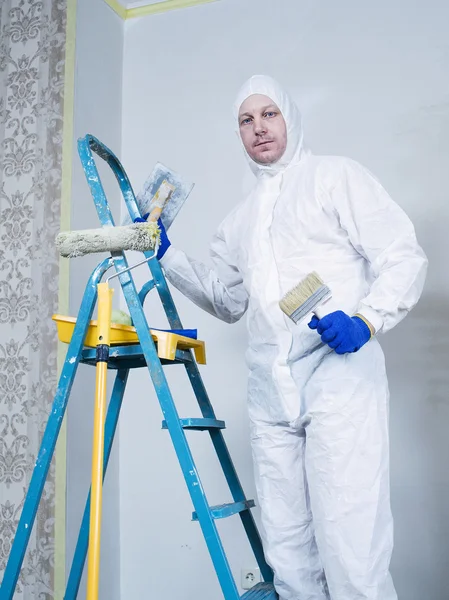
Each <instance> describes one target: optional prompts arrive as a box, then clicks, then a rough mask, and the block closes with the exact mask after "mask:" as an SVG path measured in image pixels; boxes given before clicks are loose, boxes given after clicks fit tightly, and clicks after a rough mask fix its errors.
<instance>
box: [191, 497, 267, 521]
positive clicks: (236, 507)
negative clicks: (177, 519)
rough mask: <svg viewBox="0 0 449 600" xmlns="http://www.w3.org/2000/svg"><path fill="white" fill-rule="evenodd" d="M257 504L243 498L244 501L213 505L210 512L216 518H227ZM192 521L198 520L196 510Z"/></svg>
mask: <svg viewBox="0 0 449 600" xmlns="http://www.w3.org/2000/svg"><path fill="white" fill-rule="evenodd" d="M255 506H256V505H255V503H254V500H243V501H242V502H230V503H229V504H219V505H218V506H211V507H210V512H211V515H212V517H213V518H214V519H226V518H227V517H232V515H236V514H238V513H241V512H243V511H244V510H248V509H250V508H254V507H255ZM192 521H198V515H197V514H196V512H194V513H192Z"/></svg>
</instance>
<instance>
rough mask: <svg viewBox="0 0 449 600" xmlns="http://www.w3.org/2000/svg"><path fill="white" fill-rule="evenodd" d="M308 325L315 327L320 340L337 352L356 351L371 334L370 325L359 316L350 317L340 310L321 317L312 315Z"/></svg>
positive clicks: (311, 327)
mask: <svg viewBox="0 0 449 600" xmlns="http://www.w3.org/2000/svg"><path fill="white" fill-rule="evenodd" d="M309 327H310V329H316V330H317V332H318V333H319V334H320V336H321V340H322V341H323V342H324V343H325V344H327V345H328V346H329V347H330V348H332V349H333V350H335V352H336V353H337V354H347V353H348V352H357V351H358V350H360V348H361V347H362V346H364V345H365V344H366V342H368V341H369V340H370V339H371V336H372V331H371V329H370V327H369V326H368V325H367V323H366V322H365V321H364V320H363V319H362V318H361V317H358V316H354V317H350V316H349V315H347V314H346V313H344V312H343V311H341V310H337V311H336V312H333V313H331V314H329V315H326V316H325V317H323V318H322V319H318V318H317V317H316V316H313V317H312V320H311V321H310V323H309Z"/></svg>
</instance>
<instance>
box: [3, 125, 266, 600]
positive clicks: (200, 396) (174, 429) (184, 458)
mask: <svg viewBox="0 0 449 600" xmlns="http://www.w3.org/2000/svg"><path fill="white" fill-rule="evenodd" d="M78 152H79V155H80V158H81V162H82V165H83V168H84V171H85V175H86V178H87V182H88V184H89V187H90V191H91V193H92V196H93V199H94V202H95V207H96V209H97V213H98V216H99V219H100V222H101V224H102V226H113V225H114V220H113V218H112V214H111V211H110V208H109V204H108V201H107V198H106V195H105V192H104V189H103V185H102V183H101V179H100V175H99V172H98V170H97V166H96V163H95V159H94V156H93V153H95V154H97V155H98V156H99V157H101V158H102V159H103V160H104V161H106V163H107V164H108V165H109V166H110V168H111V169H112V171H113V173H114V175H115V177H116V178H117V181H118V183H119V186H120V189H121V192H122V194H123V198H124V200H125V203H126V206H127V208H128V210H129V214H130V216H131V218H132V219H133V220H134V219H135V218H136V217H139V216H140V213H139V209H138V206H137V203H136V199H135V196H134V192H133V190H132V187H131V184H130V182H129V180H128V177H127V175H126V173H125V170H124V169H123V167H122V165H121V163H120V162H119V160H118V159H117V158H116V156H115V155H114V154H113V153H112V152H111V151H110V150H109V149H108V148H107V147H106V146H104V145H103V144H102V143H101V142H100V141H99V140H98V139H96V138H95V137H93V136H91V135H87V136H86V137H84V138H82V139H80V140H79V141H78ZM144 254H145V257H146V259H148V262H147V264H148V267H149V269H150V271H151V276H152V278H151V279H150V281H149V282H148V283H146V284H145V285H144V286H143V288H142V289H141V290H140V292H138V291H137V289H136V286H135V284H134V280H133V278H132V273H131V271H130V270H129V267H128V263H127V260H126V257H125V255H124V253H123V252H117V253H112V254H111V256H110V257H109V258H106V259H105V260H103V262H101V263H100V264H99V265H98V266H97V267H96V269H95V270H94V271H93V273H92V275H91V277H90V279H89V281H88V284H87V286H86V289H85V292H84V296H83V299H82V303H81V307H80V311H79V315H78V318H77V319H76V322H75V325H74V329H73V334H72V336H71V339H70V342H69V346H68V350H67V355H66V360H65V363H64V366H63V369H62V372H61V376H60V379H59V383H58V387H57V390H56V395H55V399H54V402H53V406H52V410H51V413H50V415H49V418H48V422H47V426H46V429H45V433H44V436H43V439H42V443H41V447H40V450H39V454H38V457H37V460H36V464H35V467H34V470H33V474H32V478H31V482H30V485H29V489H28V492H27V495H26V499H25V502H24V506H23V510H22V514H21V517H20V521H19V524H18V527H17V531H16V535H15V538H14V542H13V545H12V548H11V552H10V555H9V558H8V563H7V565H6V569H5V573H4V577H3V581H2V584H1V586H0V600H12V598H13V595H14V591H15V588H16V584H17V581H18V578H19V574H20V569H21V567H22V563H23V560H24V557H25V553H26V549H27V546H28V543H29V539H30V536H31V531H32V528H33V524H34V521H35V517H36V513H37V510H38V506H39V502H40V499H41V495H42V491H43V488H44V484H45V481H46V478H47V474H48V470H49V467H50V463H51V460H52V457H53V453H54V450H55V446H56V442H57V439H58V434H59V431H60V428H61V424H62V421H63V418H64V414H65V411H66V408H67V403H68V400H69V395H70V391H71V388H72V385H73V382H74V379H75V375H76V371H77V368H78V365H79V364H80V363H85V364H90V365H95V349H94V348H89V347H86V345H85V340H86V335H87V333H88V330H89V326H90V321H91V318H92V314H93V311H94V308H95V304H96V301H97V284H98V283H99V282H100V281H101V279H102V277H103V276H104V275H105V274H106V272H107V271H108V270H109V269H111V268H113V269H115V272H116V276H117V277H118V279H119V282H120V285H121V289H122V291H123V294H124V297H125V299H126V302H127V305H128V309H129V312H130V315H131V318H132V321H133V324H134V326H135V328H136V332H137V335H138V343H136V344H132V345H121V346H120V345H118V346H114V350H113V352H111V356H110V358H109V363H108V368H109V369H115V370H116V371H117V374H116V377H115V382H114V385H113V389H112V393H111V397H110V401H109V406H108V412H107V416H106V423H105V442H104V473H106V469H107V465H108V462H109V457H110V454H111V448H112V444H113V441H114V435H115V431H116V428H117V423H118V419H119V415H120V409H121V405H122V400H123V396H124V393H125V388H126V382H127V379H128V374H129V371H130V369H134V368H140V367H146V368H148V370H149V373H150V376H151V379H152V382H153V386H154V388H155V391H156V394H157V397H158V400H159V404H160V407H161V410H162V413H163V416H164V421H163V428H164V429H167V430H168V432H169V434H170V437H171V440H172V443H173V446H174V448H175V451H176V455H177V457H178V460H179V464H180V466H181V470H182V473H183V476H184V479H185V482H186V484H187V488H188V491H189V493H190V497H191V499H192V503H193V507H194V513H193V520H195V521H198V522H199V524H200V527H201V529H202V532H203V535H204V538H205V541H206V544H207V547H208V550H209V553H210V556H211V559H212V562H213V566H214V568H215V571H216V573H217V576H218V579H219V582H220V586H221V590H222V592H223V596H224V598H225V600H240V599H243V600H276V599H277V595H276V593H275V591H274V586H273V583H272V581H273V574H272V571H271V569H270V567H269V566H268V565H267V563H266V562H265V559H264V555H263V550H262V543H261V539H260V536H259V533H258V530H257V526H256V524H255V521H254V518H253V516H252V514H251V508H252V507H254V501H253V500H248V499H246V497H245V494H244V491H243V489H242V486H241V484H240V481H239V478H238V475H237V473H236V470H235V468H234V465H233V462H232V459H231V456H230V454H229V451H228V448H227V446H226V443H225V440H224V437H223V434H222V430H223V429H224V427H225V423H224V422H223V421H220V420H218V419H217V418H216V416H215V413H214V410H213V407H212V404H211V402H210V399H209V396H208V394H207V391H206V388H205V386H204V383H203V380H202V378H201V375H200V372H199V369H198V366H197V363H196V361H195V358H194V354H193V352H192V350H191V349H185V348H184V349H182V348H179V349H177V350H176V354H175V357H174V360H167V359H161V358H160V357H159V355H158V347H157V343H155V341H154V339H153V337H152V334H151V332H150V329H149V326H148V323H147V320H146V317H145V313H144V310H143V304H144V301H145V298H146V296H147V294H148V293H149V292H150V291H151V290H153V289H154V288H155V289H156V290H157V293H158V294H159V297H160V299H161V301H162V304H163V307H164V309H165V313H166V315H167V318H168V322H169V324H170V327H171V329H176V330H179V329H182V323H181V320H180V318H179V316H178V312H177V310H176V307H175V304H174V302H173V299H172V296H171V293H170V290H169V288H168V285H167V282H166V279H165V277H164V274H163V272H162V269H161V267H160V265H159V262H158V261H157V260H156V259H153V260H150V259H151V257H152V256H153V253H152V252H145V253H144ZM168 335H174V334H168ZM172 364H183V365H184V367H185V369H186V371H187V375H188V377H189V380H190V383H191V385H192V388H193V391H194V393H195V396H196V398H197V400H198V405H199V408H200V411H201V414H202V418H195V419H181V418H180V417H179V415H178V412H177V409H176V405H175V403H174V400H173V397H172V394H171V392H170V389H169V386H168V383H167V379H166V377H165V373H164V369H163V367H164V366H166V365H172ZM186 430H195V431H207V432H209V435H210V438H211V440H212V444H213V446H214V448H215V451H216V453H217V456H218V459H219V461H220V464H221V466H222V469H223V473H224V476H225V478H226V480H227V483H228V485H229V489H230V492H231V495H232V498H233V500H234V501H233V502H232V503H230V504H223V505H221V506H210V505H209V503H208V501H207V498H206V495H205V493H204V490H203V486H202V484H201V480H200V477H199V475H198V472H197V468H196V466H195V462H194V459H193V456H192V453H191V450H190V447H189V444H188V442H187V438H186V434H185V431H186ZM89 514H90V492H89V494H88V498H87V501H86V506H85V510H84V516H83V520H82V524H81V528H80V532H79V537H78V542H77V545H76V549H75V554H74V558H73V562H72V566H71V570H70V575H69V579H68V583H67V588H66V592H65V595H64V600H75V599H76V597H77V595H78V590H79V587H80V582H81V577H82V573H83V569H84V563H85V560H86V555H87V548H88V539H89ZM235 514H238V515H239V516H240V519H241V521H242V524H243V527H244V529H245V532H246V535H247V537H248V540H249V542H250V544H251V547H252V550H253V552H254V555H255V558H256V560H257V563H258V565H259V568H260V571H261V573H262V576H263V579H264V582H263V583H260V584H257V585H256V586H255V587H254V588H252V589H251V590H249V591H248V592H246V593H245V594H244V595H243V596H240V594H239V591H238V588H237V585H236V583H235V579H234V577H233V575H232V572H231V569H230V566H229V563H228V560H227V557H226V554H225V551H224V548H223V544H222V542H221V540H220V536H219V534H218V530H217V526H216V523H215V521H216V519H222V518H226V517H230V516H232V515H235Z"/></svg>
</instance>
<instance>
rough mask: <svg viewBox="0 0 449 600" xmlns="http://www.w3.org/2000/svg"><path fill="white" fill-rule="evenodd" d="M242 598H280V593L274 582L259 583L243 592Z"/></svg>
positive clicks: (262, 599) (246, 599)
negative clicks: (276, 589) (277, 592)
mask: <svg viewBox="0 0 449 600" xmlns="http://www.w3.org/2000/svg"><path fill="white" fill-rule="evenodd" d="M241 600H278V595H277V594H276V591H275V589H274V586H273V584H272V583H258V584H257V585H256V586H254V587H253V588H251V589H250V590H249V591H248V592H246V594H243V596H242V597H241Z"/></svg>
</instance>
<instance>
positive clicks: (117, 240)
mask: <svg viewBox="0 0 449 600" xmlns="http://www.w3.org/2000/svg"><path fill="white" fill-rule="evenodd" d="M174 189H175V187H174V185H172V184H171V183H169V182H168V181H167V180H164V181H163V182H162V183H161V185H160V187H159V189H158V190H157V192H156V194H155V195H154V198H153V201H152V203H151V212H150V214H149V216H148V219H147V221H146V223H134V224H132V225H121V226H119V227H114V226H110V227H100V228H98V229H84V230H81V231H62V232H61V233H59V234H58V236H57V237H56V247H57V249H58V251H59V253H60V254H61V256H64V257H65V258H76V257H78V256H84V255H86V254H96V253H98V252H122V251H124V250H136V251H140V252H146V251H148V250H155V249H156V248H157V247H158V245H159V240H160V229H159V226H158V224H157V221H158V219H159V218H160V216H161V214H162V211H163V209H164V206H165V205H166V204H167V202H168V200H169V199H170V197H171V195H172V194H173V191H174Z"/></svg>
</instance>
